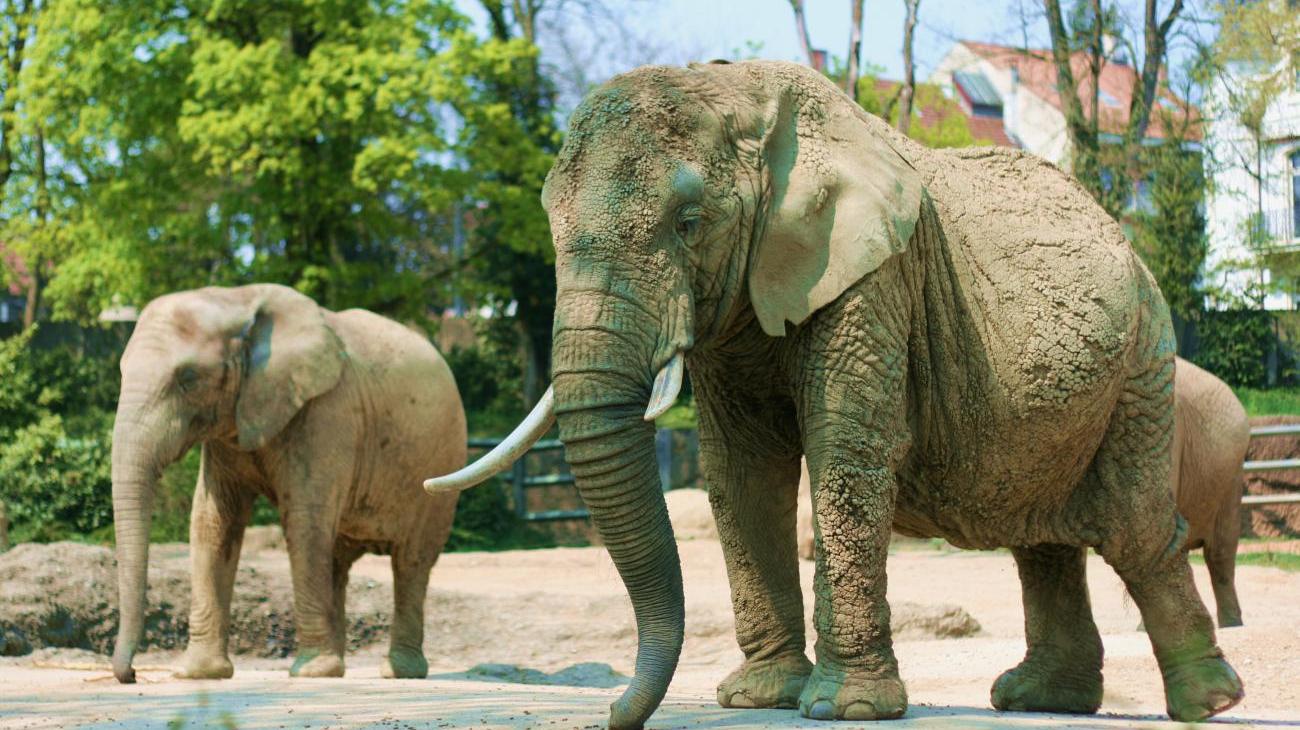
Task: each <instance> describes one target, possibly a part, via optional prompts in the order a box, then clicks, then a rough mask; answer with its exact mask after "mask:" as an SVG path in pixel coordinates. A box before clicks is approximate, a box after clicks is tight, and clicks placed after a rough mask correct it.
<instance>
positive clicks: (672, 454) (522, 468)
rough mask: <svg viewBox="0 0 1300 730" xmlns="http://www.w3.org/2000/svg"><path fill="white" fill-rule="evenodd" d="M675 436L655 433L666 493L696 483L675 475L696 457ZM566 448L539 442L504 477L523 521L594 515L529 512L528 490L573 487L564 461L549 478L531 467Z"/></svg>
mask: <svg viewBox="0 0 1300 730" xmlns="http://www.w3.org/2000/svg"><path fill="white" fill-rule="evenodd" d="M672 434H673V431H672V429H667V428H661V429H658V430H656V431H655V456H656V457H657V458H658V461H659V482H660V483H661V484H662V485H663V489H664V491H665V492H666V491H668V490H669V489H671V488H672V487H673V486H689V485H690V484H691V483H692V482H691V481H690V480H689V479H688V480H686V482H685V483H683V481H682V479H680V478H678V477H677V476H676V475H675V474H674V466H675V465H680V464H682V463H684V462H685V461H687V460H690V459H693V458H694V453H693V452H689V451H688V452H687V453H686V454H685V455H683V453H680V444H678V448H677V449H675V448H674V442H673V437H672ZM499 443H501V439H470V440H469V447H470V448H471V449H480V450H484V451H486V450H488V449H492V448H494V447H496V445H497V444H499ZM563 448H564V444H562V443H560V442H559V441H558V440H555V439H547V440H543V441H538V442H537V443H536V444H534V445H533V447H532V448H531V449H529V450H528V452H527V453H526V454H524V455H523V456H521V457H520V458H519V460H518V461H516V462H515V464H514V466H513V467H511V469H510V472H509V476H504V475H503V476H502V479H504V480H505V482H506V483H507V484H508V485H510V494H511V497H512V499H513V501H514V507H515V514H517V515H519V517H520V519H523V520H527V521H528V522H551V521H556V520H581V519H586V518H587V517H589V516H590V513H589V512H587V510H586V509H585V508H579V509H550V510H542V511H540V512H534V511H532V510H530V509H528V490H530V489H537V488H541V487H555V486H563V485H569V486H573V474H571V473H569V466H568V464H567V462H565V461H564V460H563V459H561V460H560V461H559V464H558V465H556V466H558V469H557V468H553V469H550V470H548V471H549V472H551V473H545V474H535V473H533V468H532V467H533V464H532V463H530V459H529V457H533V456H536V455H538V454H543V453H546V452H548V451H559V450H561V449H563Z"/></svg>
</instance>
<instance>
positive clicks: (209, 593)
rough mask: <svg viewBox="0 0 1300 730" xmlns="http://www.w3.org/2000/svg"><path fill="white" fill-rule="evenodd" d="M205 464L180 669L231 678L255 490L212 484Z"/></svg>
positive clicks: (193, 525) (197, 495)
mask: <svg viewBox="0 0 1300 730" xmlns="http://www.w3.org/2000/svg"><path fill="white" fill-rule="evenodd" d="M206 471H207V470H206V468H202V469H201V472H200V474H199V481H198V486H197V487H196V488H195V490H194V504H193V509H192V510H191V512H190V565H191V573H190V575H191V576H192V578H191V588H190V626H189V642H188V644H187V645H186V647H185V655H184V656H183V657H182V658H181V664H180V667H179V669H177V671H176V676H177V677H180V678H183V679H228V678H230V677H231V676H233V675H234V673H235V666H234V664H232V663H231V661H230V655H229V646H228V644H229V638H230V599H231V594H232V593H233V591H234V584H235V572H236V571H237V570H238V568H239V550H240V547H241V546H242V544H243V539H244V526H245V525H247V524H248V519H249V517H250V515H251V513H252V506H253V499H252V495H251V493H244V492H241V491H238V490H231V489H224V488H222V487H221V486H219V485H211V484H209V483H208V479H207V478H205V476H204V472H206Z"/></svg>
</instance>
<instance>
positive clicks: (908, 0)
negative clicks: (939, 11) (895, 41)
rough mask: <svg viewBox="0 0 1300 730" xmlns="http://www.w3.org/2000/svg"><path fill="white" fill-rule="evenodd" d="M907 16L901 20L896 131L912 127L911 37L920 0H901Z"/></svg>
mask: <svg viewBox="0 0 1300 730" xmlns="http://www.w3.org/2000/svg"><path fill="white" fill-rule="evenodd" d="M903 3H904V4H905V5H906V6H907V17H906V18H905V19H904V20H903V88H902V89H901V90H900V91H899V93H898V131H900V132H902V133H903V134H907V133H908V132H910V131H911V129H912V98H913V96H915V94H916V66H915V64H914V63H913V58H912V55H913V54H912V38H913V36H914V35H915V34H916V14H917V11H918V9H919V7H920V5H921V0H903Z"/></svg>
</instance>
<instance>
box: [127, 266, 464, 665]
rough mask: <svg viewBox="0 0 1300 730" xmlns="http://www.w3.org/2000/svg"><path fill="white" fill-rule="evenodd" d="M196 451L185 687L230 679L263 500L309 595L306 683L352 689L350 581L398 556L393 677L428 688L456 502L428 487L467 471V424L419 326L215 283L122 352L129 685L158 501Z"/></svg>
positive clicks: (302, 654)
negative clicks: (348, 665)
mask: <svg viewBox="0 0 1300 730" xmlns="http://www.w3.org/2000/svg"><path fill="white" fill-rule="evenodd" d="M195 444H202V448H203V452H202V466H201V467H200V471H199V480H198V485H197V486H196V488H195V491H194V507H193V512H192V514H191V518H190V552H191V556H192V563H193V576H192V581H193V582H192V595H191V605H190V623H189V645H188V646H187V647H186V650H185V656H184V658H183V659H182V661H181V668H180V669H179V670H178V672H177V674H178V676H181V677H191V678H224V677H229V676H231V674H232V673H233V672H234V667H233V665H232V664H231V662H230V657H229V655H228V652H227V636H228V632H229V628H230V599H231V591H232V587H233V584H234V580H235V570H236V567H237V564H238V561H239V551H240V545H241V541H242V539H243V534H244V527H245V525H246V524H247V523H248V520H249V517H250V514H251V510H252V506H253V500H254V498H255V497H256V496H257V495H258V494H264V495H266V496H267V497H269V498H270V499H271V501H272V502H274V503H275V504H276V505H277V506H278V507H279V511H280V519H281V522H282V524H283V527H284V532H285V537H286V540H287V543H288V548H289V563H290V569H291V573H292V578H293V589H294V607H293V609H294V624H295V629H296V635H297V643H298V648H297V651H298V653H297V656H296V657H295V660H294V663H293V668H292V669H291V670H290V673H291V674H293V675H294V676H310V677H324V676H332V677H337V676H342V675H343V669H344V663H343V658H344V650H345V648H346V645H347V636H346V627H347V624H346V621H345V620H344V615H343V606H344V594H345V591H346V588H347V580H348V569H349V568H350V567H351V565H352V563H353V562H354V561H356V559H357V558H358V557H360V556H361V555H362V553H364V552H378V553H385V554H388V555H391V556H392V566H393V593H394V603H395V606H394V612H393V624H392V630H391V633H392V635H391V644H390V648H389V652H388V657H387V661H386V662H385V664H384V666H383V672H384V674H385V676H390V677H424V676H425V675H426V674H427V672H428V664H427V662H426V661H425V658H424V652H423V643H424V597H425V592H426V589H427V587H428V582H429V570H430V568H431V567H432V566H433V564H434V562H435V561H436V560H437V558H438V554H439V553H440V552H441V551H442V548H443V545H444V544H445V543H446V541H447V536H448V535H449V534H450V531H451V521H452V517H453V514H454V511H455V506H456V497H455V495H434V496H431V495H428V494H425V493H424V492H423V491H422V490H421V488H420V480H421V478H422V477H423V476H427V473H428V472H429V471H430V470H432V471H434V472H438V473H443V474H445V473H447V472H450V471H452V470H454V469H456V468H458V467H461V466H463V465H464V463H465V452H466V439H465V414H464V410H463V408H462V407H461V402H460V394H459V392H458V391H457V389H456V383H455V380H454V379H453V378H452V374H451V371H450V369H448V367H447V365H446V363H445V362H443V360H442V358H441V356H439V354H438V352H437V351H436V350H435V349H434V348H433V346H432V345H430V344H429V342H428V341H427V340H426V339H425V338H423V337H421V336H420V335H418V334H416V333H414V332H412V331H410V330H408V329H406V328H405V327H403V326H401V325H399V324H397V323H395V322H393V321H391V320H387V319H384V318H383V317H380V316H377V315H375V314H372V313H370V312H366V311H362V310H355V309H354V310H348V311H345V312H338V313H335V312H330V311H328V310H325V309H323V308H321V307H319V306H317V305H316V303H315V302H313V301H312V300H311V299H309V298H308V297H306V296H303V295H302V294H299V293H297V292H295V291H294V290H292V289H289V288H287V287H283V286H274V285H253V286H245V287H239V288H233V289H226V288H217V287H212V288H207V289H198V290H195V291H185V292H179V293H175V294H169V295H167V296H164V297H161V298H159V299H155V300H154V301H152V302H150V303H149V305H148V306H147V307H145V309H144V311H143V312H142V313H141V315H140V321H139V323H138V324H137V326H136V329H135V332H134V334H132V336H131V340H130V342H128V343H127V347H126V352H125V353H124V354H123V356H122V393H121V398H120V400H119V402H118V408H117V421H116V424H115V426H114V429H113V513H114V515H113V519H114V522H115V525H116V528H117V560H118V595H119V599H120V600H119V603H120V611H121V623H120V625H119V629H118V636H117V645H116V647H115V649H114V652H113V672H114V674H115V675H116V676H117V678H118V680H119V681H122V682H131V681H134V678H135V672H134V671H133V669H132V668H131V661H132V658H133V657H134V655H135V652H136V649H137V647H138V646H139V643H140V641H141V638H142V632H143V630H144V616H145V611H144V609H145V588H146V574H147V567H148V566H147V564H148V551H149V542H148V538H149V521H150V517H151V514H150V513H151V507H152V497H153V494H154V491H155V488H156V485H157V482H158V478H159V474H160V472H161V471H162V469H163V468H164V467H165V466H167V465H168V464H170V463H172V462H174V461H176V460H177V459H178V458H180V457H181V456H182V455H183V454H185V452H186V451H188V450H189V449H190V448H191V447H192V446H194V445H195Z"/></svg>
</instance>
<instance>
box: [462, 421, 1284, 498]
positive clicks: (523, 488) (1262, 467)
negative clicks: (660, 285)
mask: <svg viewBox="0 0 1300 730" xmlns="http://www.w3.org/2000/svg"><path fill="white" fill-rule="evenodd" d="M1292 435H1300V424H1298V425H1282V426H1257V427H1255V428H1252V429H1251V430H1250V437H1251V438H1252V439H1256V438H1268V437H1270V436H1292ZM499 443H501V439H470V441H469V447H470V448H471V449H482V450H487V449H491V448H493V447H495V446H496V445H497V444H499ZM563 448H564V445H563V444H561V443H560V442H559V441H558V440H556V439H547V440H544V441H538V442H537V443H536V444H534V445H533V448H531V449H529V450H528V453H526V454H525V455H524V456H522V457H521V458H520V459H519V460H518V461H516V462H515V465H514V466H513V467H512V468H511V469H510V476H508V477H504V478H505V480H506V482H507V483H508V484H509V485H510V490H511V496H512V497H513V501H514V507H515V514H517V515H519V517H520V518H521V519H524V520H527V521H529V522H549V521H556V520H581V519H586V518H587V517H589V516H590V513H589V512H587V510H586V508H579V509H551V510H542V511H540V512H534V511H532V510H530V509H528V490H530V489H537V488H539V487H555V486H561V485H569V486H572V485H573V475H572V474H570V473H569V471H568V465H567V464H563V462H562V461H561V463H562V464H563V466H562V471H561V472H560V473H551V474H532V473H530V470H529V466H530V464H529V457H531V456H535V455H537V454H542V453H546V452H548V451H558V450H560V449H563ZM655 452H656V454H657V456H658V457H659V478H660V481H661V482H662V483H663V486H664V489H665V491H666V490H667V489H668V488H669V483H670V480H671V477H670V471H671V467H670V464H671V462H672V459H673V453H672V448H671V443H670V438H669V432H668V430H667V429H659V431H658V432H656V434H655ZM1296 470H1300V459H1275V460H1272V461H1247V462H1246V463H1244V464H1242V471H1244V472H1246V473H1254V472H1263V471H1296ZM1241 504H1242V506H1244V507H1247V508H1251V507H1262V506H1265V505H1275V504H1300V494H1267V495H1245V496H1243V497H1242V499H1241Z"/></svg>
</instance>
